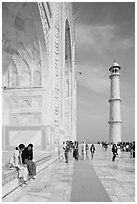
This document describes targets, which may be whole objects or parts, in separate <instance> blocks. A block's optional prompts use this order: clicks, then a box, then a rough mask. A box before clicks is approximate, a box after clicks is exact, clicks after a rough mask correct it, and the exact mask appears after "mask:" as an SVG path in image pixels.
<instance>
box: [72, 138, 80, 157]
mask: <svg viewBox="0 0 137 204" xmlns="http://www.w3.org/2000/svg"><path fill="white" fill-rule="evenodd" d="M78 156H79V154H78V142H77V141H75V142H74V146H73V157H74V158H75V160H76V161H78Z"/></svg>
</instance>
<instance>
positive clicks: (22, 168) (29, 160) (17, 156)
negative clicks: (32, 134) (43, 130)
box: [9, 144, 36, 185]
mask: <svg viewBox="0 0 137 204" xmlns="http://www.w3.org/2000/svg"><path fill="white" fill-rule="evenodd" d="M9 168H10V169H13V168H15V169H16V170H17V171H18V177H19V183H20V185H23V184H26V180H27V179H35V175H36V163H35V162H34V161H33V144H29V145H28V146H27V147H25V145H24V144H20V145H19V146H18V147H15V150H14V152H13V154H12V155H11V156H10V160H9Z"/></svg>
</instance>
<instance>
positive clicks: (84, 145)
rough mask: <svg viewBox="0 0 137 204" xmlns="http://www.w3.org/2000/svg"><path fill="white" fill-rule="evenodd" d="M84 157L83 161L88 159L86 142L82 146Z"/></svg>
mask: <svg viewBox="0 0 137 204" xmlns="http://www.w3.org/2000/svg"><path fill="white" fill-rule="evenodd" d="M82 157H83V160H85V159H86V144H85V141H83V144H82Z"/></svg>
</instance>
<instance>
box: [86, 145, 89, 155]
mask: <svg viewBox="0 0 137 204" xmlns="http://www.w3.org/2000/svg"><path fill="white" fill-rule="evenodd" d="M85 148H86V158H88V151H89V147H88V144H86V146H85Z"/></svg>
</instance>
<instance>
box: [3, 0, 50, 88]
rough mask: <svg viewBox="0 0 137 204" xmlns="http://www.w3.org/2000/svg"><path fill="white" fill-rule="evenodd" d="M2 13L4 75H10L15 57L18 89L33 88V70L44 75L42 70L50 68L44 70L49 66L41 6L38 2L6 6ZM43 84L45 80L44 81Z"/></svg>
mask: <svg viewBox="0 0 137 204" xmlns="http://www.w3.org/2000/svg"><path fill="white" fill-rule="evenodd" d="M2 11H3V12H2V15H3V16H2V18H3V19H2V26H3V27H2V35H3V38H2V41H3V47H2V52H3V53H2V54H3V61H2V67H3V75H5V74H6V72H8V70H9V66H10V62H11V59H12V57H13V56H14V58H16V64H17V68H18V75H17V76H18V77H19V78H18V81H19V82H20V83H19V84H18V86H19V87H22V86H23V87H24V86H26V87H27V86H30V87H31V86H33V84H32V82H33V76H32V72H34V67H35V70H36V69H38V70H39V71H40V72H41V73H42V71H43V69H47V67H44V68H43V67H42V66H43V65H45V64H47V51H46V44H45V38H44V34H43V29H42V23H41V18H40V13H39V8H38V4H37V3H36V2H3V3H2ZM19 61H20V62H21V63H20V65H19V63H18V62H19ZM34 65H35V66H34ZM3 78H4V77H3ZM22 80H25V81H24V82H23V81H22ZM40 80H42V79H41V77H40ZM9 84H11V83H9ZM40 84H41V82H40Z"/></svg>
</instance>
